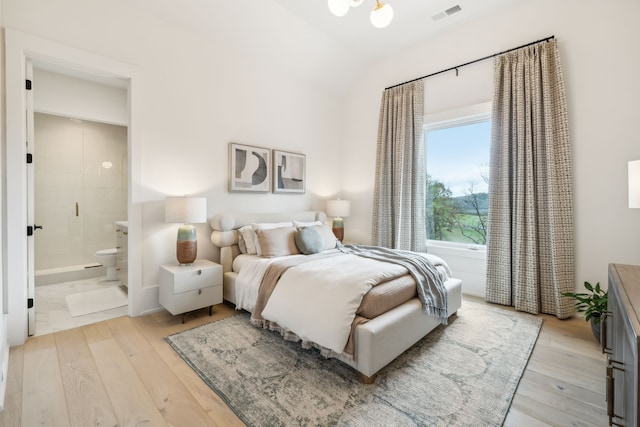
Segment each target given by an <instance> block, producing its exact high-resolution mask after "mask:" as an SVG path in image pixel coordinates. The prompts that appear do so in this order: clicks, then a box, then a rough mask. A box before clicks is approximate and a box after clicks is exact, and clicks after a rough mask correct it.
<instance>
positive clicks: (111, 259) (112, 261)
mask: <svg viewBox="0 0 640 427" xmlns="http://www.w3.org/2000/svg"><path fill="white" fill-rule="evenodd" d="M96 259H97V260H98V262H99V263H100V264H102V265H104V266H105V267H107V280H109V281H112V280H118V273H117V271H116V261H117V259H118V252H117V250H116V249H115V248H113V249H103V250H101V251H97V252H96Z"/></svg>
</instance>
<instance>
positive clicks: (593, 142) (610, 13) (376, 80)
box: [343, 0, 640, 288]
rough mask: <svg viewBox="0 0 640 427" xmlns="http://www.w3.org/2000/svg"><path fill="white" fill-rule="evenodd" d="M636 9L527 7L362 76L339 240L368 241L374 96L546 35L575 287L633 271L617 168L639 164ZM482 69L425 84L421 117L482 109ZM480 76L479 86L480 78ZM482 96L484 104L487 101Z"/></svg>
mask: <svg viewBox="0 0 640 427" xmlns="http://www.w3.org/2000/svg"><path fill="white" fill-rule="evenodd" d="M638 16H640V2H638V1H636V0H620V1H617V2H616V6H615V7H611V5H610V4H609V3H607V2H601V1H596V0H587V1H584V0H565V1H562V2H558V1H554V0H536V1H533V0H529V1H526V2H518V3H516V4H512V5H510V6H505V8H504V9H503V10H502V11H498V12H496V13H494V14H492V15H487V16H486V19H484V20H482V21H478V22H467V23H465V24H464V26H459V27H458V28H455V29H452V30H450V31H448V32H446V33H443V34H441V35H439V36H438V37H437V38H435V39H431V40H428V41H425V42H422V43H418V44H416V46H415V47H414V48H412V49H410V50H409V51H406V52H401V53H399V54H398V55H396V56H394V57H391V58H385V59H384V60H382V61H380V63H378V64H376V65H375V66H374V67H371V69H370V70H369V72H367V73H365V74H364V75H363V76H362V77H361V79H360V80H359V82H358V83H357V84H356V85H355V86H354V87H353V88H352V90H351V92H350V94H349V95H348V97H347V99H346V103H345V105H346V111H345V115H346V116H347V117H349V121H348V122H347V123H346V125H345V127H346V129H345V133H344V135H345V136H344V144H345V148H344V152H345V157H347V158H352V157H354V156H356V155H357V156H358V158H359V159H360V161H359V162H358V164H357V167H348V166H347V167H345V169H344V171H343V174H344V176H343V183H344V191H345V198H350V199H351V200H354V201H356V203H354V204H353V205H352V206H355V209H353V212H352V215H351V216H350V217H349V218H347V220H346V221H345V227H346V230H347V231H346V232H347V239H349V240H359V241H367V239H370V236H371V215H372V200H373V194H372V193H373V175H374V171H375V147H376V139H377V120H378V112H379V105H380V97H381V95H382V91H383V90H384V88H385V87H388V86H391V85H394V84H397V83H401V82H403V81H406V80H409V79H412V78H416V77H419V76H422V75H426V74H429V73H432V72H435V71H439V70H441V69H446V68H449V67H453V66H456V65H458V64H461V63H464V62H467V61H470V60H473V59H476V58H481V57H484V56H486V55H489V54H492V53H494V52H500V51H503V50H506V49H510V48H512V47H517V46H520V45H523V44H526V43H528V42H531V41H535V40H538V39H541V38H544V37H546V36H549V35H555V36H556V39H557V42H558V45H559V48H560V53H561V58H562V64H563V70H564V76H565V83H566V89H567V98H568V106H569V120H570V130H571V141H572V145H573V159H574V166H573V176H574V179H573V184H574V209H575V250H576V286H577V287H580V288H581V287H582V283H583V282H584V281H590V282H598V281H599V282H600V283H601V284H606V282H607V264H608V263H610V262H617V263H628V264H640V210H632V209H628V208H627V176H626V173H627V172H626V171H627V169H626V168H627V166H626V165H627V161H629V160H634V159H640V141H638V136H637V135H638V132H637V129H636V127H637V126H636V123H637V121H638V118H639V117H640V103H638V99H639V98H640V81H639V80H638V76H639V75H640V49H638V47H637V41H638V40H640V26H638V25H637V17H638ZM491 67H492V65H491V61H488V62H484V63H480V64H476V65H473V66H470V67H466V68H462V69H460V75H459V77H455V73H453V72H452V73H450V74H446V75H441V76H438V77H434V78H432V79H428V80H426V81H425V92H426V93H425V99H426V101H425V102H426V105H425V110H427V111H429V110H431V111H437V110H438V109H447V108H451V107H455V106H459V105H465V104H474V103H478V102H482V101H486V100H487V94H490V93H491V91H492V89H491V85H492V81H491V80H487V79H486V78H485V76H486V71H489V73H491ZM481 76H482V77H481ZM489 96H490V95H489Z"/></svg>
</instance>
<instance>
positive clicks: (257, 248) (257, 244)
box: [247, 221, 293, 256]
mask: <svg viewBox="0 0 640 427" xmlns="http://www.w3.org/2000/svg"><path fill="white" fill-rule="evenodd" d="M292 226H293V223H292V222H291V221H285V222H261V223H253V224H251V228H252V229H253V231H254V235H255V253H254V254H253V255H258V256H262V248H261V247H260V241H259V240H258V235H257V232H258V230H266V229H269V228H280V227H292ZM248 247H249V246H248V244H247V248H248Z"/></svg>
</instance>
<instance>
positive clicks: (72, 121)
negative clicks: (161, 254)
mask: <svg viewBox="0 0 640 427" xmlns="http://www.w3.org/2000/svg"><path fill="white" fill-rule="evenodd" d="M58 71H59V70H57V69H51V68H50V67H48V66H46V65H42V64H41V65H40V67H37V66H36V64H34V85H33V87H34V102H33V105H34V120H33V123H34V133H33V135H34V139H33V140H34V144H33V164H34V168H33V174H34V178H33V183H34V185H33V201H34V202H33V209H34V218H35V225H36V227H37V228H36V230H35V232H34V279H35V331H31V328H30V332H33V333H34V335H42V334H45V333H49V332H55V331H58V330H63V329H68V328H71V327H76V326H81V325H84V324H88V323H93V322H96V321H99V320H105V319H108V318H112V317H117V316H121V315H125V314H126V313H127V293H126V278H125V277H123V276H122V274H117V270H118V269H119V267H121V266H120V265H116V260H117V258H118V257H119V255H121V254H122V253H124V254H126V247H122V246H118V245H122V239H121V238H122V236H123V235H124V236H126V234H127V230H128V229H127V222H126V220H127V198H128V181H127V177H128V173H127V167H128V166H127V165H128V161H127V127H126V126H125V125H122V124H120V123H126V117H122V116H123V115H124V116H126V111H127V109H126V89H124V88H121V87H114V86H112V85H111V84H104V83H103V82H100V81H99V80H98V79H90V80H87V79H85V78H79V77H77V76H69V75H67V74H63V73H61V72H58ZM83 77H84V76H83ZM40 226H41V227H42V228H39V227H40ZM125 241H126V240H125ZM117 242H119V243H117ZM117 246H118V248H117V249H119V250H120V254H118V253H117V252H116V247H117ZM97 253H98V254H97ZM105 254H106V255H105ZM121 263H122V259H121V262H120V263H118V264H121Z"/></svg>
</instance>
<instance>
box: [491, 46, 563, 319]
mask: <svg viewBox="0 0 640 427" xmlns="http://www.w3.org/2000/svg"><path fill="white" fill-rule="evenodd" d="M492 123H493V127H492V140H491V172H490V182H489V204H490V205H489V220H488V224H489V230H488V236H487V300H488V301H490V302H495V303H499V304H503V305H511V306H514V307H515V308H516V310H520V311H526V312H529V313H534V314H535V313H547V314H553V315H555V316H557V317H559V318H561V319H564V318H567V317H569V316H571V315H572V314H573V313H574V305H573V302H572V301H571V300H570V299H569V298H566V297H563V296H561V294H562V293H563V292H573V291H574V286H575V284H574V258H573V256H574V254H573V205H572V183H571V148H570V145H569V127H568V120H567V102H566V97H565V91H564V79H563V77H562V69H561V65H560V57H559V53H558V48H557V46H556V42H555V40H552V41H549V42H542V43H539V44H536V45H533V46H530V47H526V48H522V49H518V50H516V51H513V52H510V53H507V54H504V55H500V56H498V57H496V60H495V63H494V100H493V117H492Z"/></svg>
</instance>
